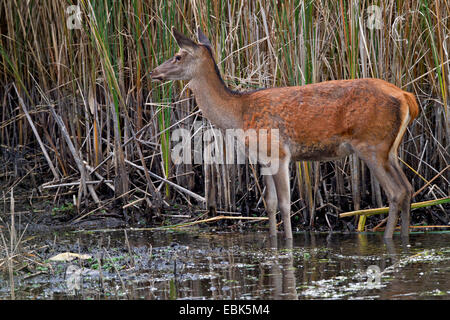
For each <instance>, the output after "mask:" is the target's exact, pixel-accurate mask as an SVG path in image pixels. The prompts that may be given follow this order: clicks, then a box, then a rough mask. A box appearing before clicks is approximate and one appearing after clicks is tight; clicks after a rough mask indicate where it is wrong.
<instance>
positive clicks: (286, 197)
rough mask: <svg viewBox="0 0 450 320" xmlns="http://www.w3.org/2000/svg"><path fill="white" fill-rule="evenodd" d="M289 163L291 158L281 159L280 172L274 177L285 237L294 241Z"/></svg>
mask: <svg viewBox="0 0 450 320" xmlns="http://www.w3.org/2000/svg"><path fill="white" fill-rule="evenodd" d="M289 161H290V157H289V156H285V157H284V158H283V159H280V164H279V169H278V172H277V173H276V174H274V176H273V180H274V182H275V187H276V189H277V198H278V207H279V208H280V211H281V217H282V219H283V225H284V236H285V238H286V239H292V227H291V189H290V183H289Z"/></svg>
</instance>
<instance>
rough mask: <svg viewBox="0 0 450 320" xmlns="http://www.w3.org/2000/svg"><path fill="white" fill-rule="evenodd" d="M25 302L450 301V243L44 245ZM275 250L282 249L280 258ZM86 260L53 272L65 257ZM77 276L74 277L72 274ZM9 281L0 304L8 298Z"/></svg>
mask: <svg viewBox="0 0 450 320" xmlns="http://www.w3.org/2000/svg"><path fill="white" fill-rule="evenodd" d="M25 244H26V245H28V246H30V245H33V246H34V247H35V249H34V257H35V258H36V259H41V260H39V261H40V262H41V263H42V265H40V267H39V268H38V269H37V270H39V271H36V269H34V270H33V272H29V273H28V274H27V273H24V272H23V271H21V272H18V273H17V274H16V275H15V295H16V298H20V299H449V298H450V233H413V234H411V236H410V239H409V242H407V243H405V242H403V243H402V241H401V239H400V238H399V237H395V238H394V240H393V241H392V242H391V243H386V242H384V241H383V239H382V234H319V233H315V234H312V233H297V234H295V235H294V239H293V242H292V243H287V244H286V243H283V242H282V241H281V240H280V241H278V243H276V244H274V243H272V244H271V243H270V242H269V239H268V238H267V236H266V234H265V233H247V234H241V233H219V234H218V233H208V232H197V231H181V232H136V231H134V232H133V231H127V233H126V235H125V233H124V232H123V231H121V232H107V233H104V232H94V233H60V234H49V235H39V236H36V237H34V238H32V239H28V240H27V241H25ZM273 246H277V248H276V249H275V248H273ZM66 251H69V252H74V253H83V254H89V255H91V258H90V259H87V260H74V261H71V262H68V261H62V262H50V261H49V260H48V259H49V258H50V257H52V256H54V255H56V254H58V253H62V252H66ZM74 270H75V273H74ZM8 279H9V278H8V275H5V274H2V275H1V276H0V299H8V298H10V288H9V283H8Z"/></svg>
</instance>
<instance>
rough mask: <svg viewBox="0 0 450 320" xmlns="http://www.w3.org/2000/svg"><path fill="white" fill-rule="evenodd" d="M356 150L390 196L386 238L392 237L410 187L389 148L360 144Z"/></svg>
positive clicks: (388, 196)
mask: <svg viewBox="0 0 450 320" xmlns="http://www.w3.org/2000/svg"><path fill="white" fill-rule="evenodd" d="M354 150H355V152H356V154H357V155H358V156H359V157H360V158H361V159H362V160H363V161H364V162H365V163H366V164H367V166H368V167H369V169H370V171H371V172H372V173H373V174H374V175H375V177H376V178H377V180H378V182H379V183H380V185H381V187H382V188H383V190H384V192H385V194H386V196H387V198H388V201H389V216H388V221H387V224H386V229H385V231H384V238H387V239H390V238H392V236H393V234H394V229H395V226H396V225H397V221H398V212H399V211H400V210H401V209H403V206H404V203H405V199H406V198H407V194H408V189H407V187H405V185H404V183H403V181H402V178H400V175H399V173H398V169H397V168H396V167H395V165H393V163H392V161H390V159H389V158H390V157H389V151H388V150H383V149H377V148H376V147H374V146H360V147H356V148H354ZM402 212H403V211H402ZM408 221H409V220H408Z"/></svg>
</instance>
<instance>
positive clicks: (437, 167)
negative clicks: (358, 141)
mask: <svg viewBox="0 0 450 320" xmlns="http://www.w3.org/2000/svg"><path fill="white" fill-rule="evenodd" d="M77 4H78V2H75V1H61V0H58V1H50V0H43V1H39V3H37V2H29V1H19V0H12V1H3V2H2V3H1V4H0V16H1V17H3V18H2V20H1V21H0V31H1V36H0V104H1V105H2V108H1V111H0V116H1V120H0V121H1V124H0V144H1V148H2V157H3V158H4V159H5V161H4V162H3V164H2V171H3V174H2V180H4V185H5V186H6V188H7V189H8V186H11V185H12V184H14V182H17V176H15V175H14V174H12V172H16V171H17V170H16V169H17V167H18V166H20V161H19V159H22V158H25V159H27V161H31V162H34V163H36V166H34V168H33V169H32V171H33V174H38V175H39V183H41V184H42V183H45V182H49V181H52V180H54V181H53V182H52V183H53V184H57V183H63V182H68V181H79V188H78V189H76V190H73V189H72V190H68V191H69V192H68V193H72V196H75V198H76V199H77V201H76V204H77V208H78V210H79V211H80V215H83V214H86V213H89V212H92V211H93V208H95V207H102V206H103V207H104V206H107V204H109V203H110V201H109V200H112V199H115V200H117V199H119V200H120V206H121V207H122V208H125V209H124V210H126V208H130V207H133V206H134V207H135V208H140V209H142V210H144V211H146V212H147V213H148V215H152V214H159V212H160V210H161V209H164V207H166V206H167V205H171V204H174V203H179V204H186V205H197V204H200V205H204V204H202V203H198V201H199V202H203V201H202V199H205V201H206V205H207V206H208V207H217V209H218V210H224V211H239V212H244V213H247V214H248V213H253V214H259V213H258V212H261V211H262V209H263V207H264V201H263V200H262V199H261V193H262V192H263V185H262V184H261V183H260V182H261V177H259V175H258V170H257V168H255V167H253V166H252V165H250V164H248V165H239V166H230V165H212V166H208V165H178V166H175V165H174V164H173V163H172V161H171V157H170V151H171V147H172V146H171V140H170V137H171V132H172V131H173V130H174V129H177V128H187V129H189V130H191V133H192V134H194V133H195V132H194V126H193V123H194V121H195V120H201V114H199V113H198V112H197V106H196V104H195V100H194V98H193V97H192V95H191V93H190V92H189V90H186V89H185V83H183V82H172V83H164V84H160V83H154V82H151V80H150V78H149V71H150V70H151V69H153V68H154V67H155V66H157V65H158V64H160V63H161V62H162V61H164V60H165V59H168V58H169V57H171V56H172V55H173V54H174V53H175V52H176V50H177V47H176V44H175V42H174V39H173V38H172V36H171V33H170V28H171V26H172V25H174V26H175V27H176V28H177V29H178V30H180V31H182V32H184V33H185V34H187V35H190V36H192V37H194V30H196V27H197V26H200V27H201V28H202V29H203V30H204V32H205V34H207V35H208V36H209V38H210V41H211V43H212V45H213V47H214V54H215V57H216V60H217V62H218V66H219V69H220V70H221V72H222V74H223V77H224V80H225V82H226V83H227V84H228V85H229V86H230V87H232V88H233V89H238V90H246V89H251V88H257V87H272V86H286V85H304V84H308V83H314V82H321V81H326V80H332V79H350V78H360V77H377V78H382V79H384V80H387V81H389V82H391V83H393V84H395V85H397V86H399V87H401V88H403V89H405V90H407V91H410V92H413V93H415V94H416V96H417V97H418V99H419V102H420V109H421V113H420V115H419V117H418V119H417V120H416V121H414V123H413V124H412V125H411V126H410V127H409V128H408V130H407V133H406V135H405V138H404V141H403V143H402V145H401V150H400V152H399V155H400V158H401V160H402V162H404V163H405V166H404V168H405V172H406V174H407V176H408V178H409V179H410V180H411V181H412V184H413V187H414V189H416V190H418V189H420V188H421V187H422V186H423V185H425V184H426V183H427V181H429V180H431V179H432V178H433V177H435V176H436V175H437V174H438V173H440V171H441V170H442V169H444V168H446V166H447V165H448V164H449V158H450V157H449V149H448V146H449V136H450V128H449V126H450V123H449V112H448V97H449V93H450V89H449V82H450V76H449V74H450V73H449V59H450V57H449V51H450V29H449V25H450V23H449V19H450V7H449V5H448V3H447V2H446V1H444V0H436V1H431V0H423V1H368V0H367V1H343V0H336V1H328V0H318V1H312V0H304V1H301V0H293V1H286V2H283V1H272V0H257V1H236V0H231V1H207V0H192V1H168V0H164V1H143V0H127V1H113V0H100V1H88V0H82V1H80V3H79V8H80V11H81V18H82V19H81V23H80V26H79V27H80V28H75V29H71V28H70V26H69V25H68V20H69V19H71V18H73V16H71V13H70V12H68V11H67V8H68V7H69V6H70V5H77ZM371 5H377V6H378V8H379V13H381V14H380V16H374V14H376V13H377V12H376V11H375V13H374V11H370V10H368V9H369V7H370V6H371ZM72 14H73V12H72ZM374 18H378V19H379V24H378V27H376V28H371V22H373V21H374V20H373V19H374ZM14 87H16V88H17V92H16V90H14ZM18 96H19V97H20V98H19V97H18ZM20 100H23V102H24V104H25V105H26V109H27V111H25V110H24V108H22V107H21V106H20V102H19V101H20ZM26 112H28V113H29V116H30V117H29V120H27V119H28V118H27V116H26ZM299 116H301V115H299ZM59 118H60V120H61V121H60V122H59V121H58V119H59ZM203 124H204V126H205V127H207V126H209V124H208V122H207V121H205V120H204V121H203ZM33 126H35V127H36V129H37V130H33V128H32V127H33ZM197 134H198V133H197ZM39 140H41V141H43V143H42V144H41V143H38V141H39ZM70 141H71V142H72V143H70ZM71 144H72V145H73V150H72V149H71V146H70V145H71ZM43 149H45V151H46V152H47V153H48V154H49V157H48V159H47V160H46V159H45V157H43V156H42V152H43V151H44V150H43ZM49 162H51V164H50V163H49ZM292 166H293V168H295V170H291V172H292V181H293V183H292V184H291V185H292V187H293V190H292V192H293V193H292V194H293V196H292V199H293V207H292V211H293V213H294V219H295V221H297V222H298V223H303V224H305V225H316V226H321V225H324V226H327V224H328V227H333V226H336V225H337V214H338V213H339V212H342V211H348V210H358V209H360V208H369V207H378V206H381V205H383V204H384V203H386V200H385V198H384V195H383V194H382V193H381V191H380V188H379V185H378V183H377V181H376V179H374V178H373V177H372V176H371V175H370V173H369V171H368V169H367V167H365V165H364V164H362V163H361V162H360V161H359V160H358V159H357V158H356V157H349V158H346V159H343V160H339V161H334V162H329V163H320V164H318V163H311V162H302V163H299V164H292ZM49 167H54V168H55V170H53V171H52V172H53V173H52V174H49V173H48V171H49V170H48V169H49ZM27 168H28V167H26V168H25V170H29V171H31V167H30V168H29V169H27ZM83 172H84V173H83ZM254 173H255V174H256V177H255V175H254ZM102 179H104V180H113V181H114V183H113V184H111V183H108V184H106V183H101V184H98V185H93V184H91V183H89V181H91V180H102ZM449 179H450V176H449V173H448V172H447V173H444V174H441V175H440V176H439V177H438V178H436V179H435V180H434V181H433V183H432V184H430V185H429V186H428V187H427V188H425V189H424V190H423V191H422V192H421V193H420V194H418V195H417V196H416V199H415V200H420V199H425V200H427V199H434V198H442V197H446V196H448V194H449V191H450V189H449ZM186 190H188V191H190V192H191V193H189V192H186ZM54 199H56V200H57V199H59V198H58V197H55V198H54ZM91 200H94V203H95V206H93V205H92V201H91ZM349 200H351V201H349ZM5 201H7V199H6V200H5ZM130 203H133V205H130ZM147 208H148V209H150V211H153V213H151V212H149V210H147ZM255 208H257V209H256V211H255ZM94 210H95V209H94ZM434 215H438V216H439V219H441V220H442V221H443V222H445V221H447V222H448V219H449V217H448V215H447V213H446V212H445V211H443V210H441V211H439V210H438V211H437V212H436V213H434ZM370 219H374V220H373V221H374V223H375V222H376V219H377V218H376V217H373V218H370ZM325 221H326V222H325ZM413 221H414V220H413Z"/></svg>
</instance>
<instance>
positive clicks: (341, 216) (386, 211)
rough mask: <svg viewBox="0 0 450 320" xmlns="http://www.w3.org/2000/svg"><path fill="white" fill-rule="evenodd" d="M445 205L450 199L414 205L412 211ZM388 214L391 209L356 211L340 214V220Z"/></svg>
mask: <svg viewBox="0 0 450 320" xmlns="http://www.w3.org/2000/svg"><path fill="white" fill-rule="evenodd" d="M444 203H450V197H445V198H440V199H435V200H429V201H423V202H416V203H412V204H411V209H417V208H424V207H430V206H435V205H439V204H444ZM388 212H389V207H383V208H375V209H365V210H356V211H350V212H344V213H341V214H339V218H346V217H352V216H357V215H365V216H371V215H375V214H382V213H388Z"/></svg>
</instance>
